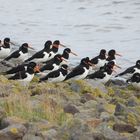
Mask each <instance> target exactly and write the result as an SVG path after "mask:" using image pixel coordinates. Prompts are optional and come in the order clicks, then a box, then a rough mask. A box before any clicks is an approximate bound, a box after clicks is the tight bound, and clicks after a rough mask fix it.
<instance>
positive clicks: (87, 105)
mask: <svg viewBox="0 0 140 140" xmlns="http://www.w3.org/2000/svg"><path fill="white" fill-rule="evenodd" d="M96 106H97V101H94V100H90V101H87V102H86V103H85V104H84V105H83V107H84V108H85V109H90V108H96Z"/></svg>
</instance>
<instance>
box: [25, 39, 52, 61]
mask: <svg viewBox="0 0 140 140" xmlns="http://www.w3.org/2000/svg"><path fill="white" fill-rule="evenodd" d="M51 45H52V42H51V41H50V40H48V41H46V43H45V44H44V49H42V50H41V51H39V52H37V53H35V54H34V55H33V56H31V57H30V58H28V59H27V60H25V62H28V61H33V62H36V63H42V62H45V61H47V60H48V58H49V55H50V54H49V53H50V49H51Z"/></svg>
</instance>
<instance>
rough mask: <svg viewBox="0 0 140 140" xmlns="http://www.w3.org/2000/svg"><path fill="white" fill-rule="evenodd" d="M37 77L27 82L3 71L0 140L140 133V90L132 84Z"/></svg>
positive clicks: (119, 137)
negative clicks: (10, 77) (47, 80)
mask: <svg viewBox="0 0 140 140" xmlns="http://www.w3.org/2000/svg"><path fill="white" fill-rule="evenodd" d="M37 81H38V79H37V78H34V80H33V81H32V82H31V84H30V85H29V87H22V86H21V85H19V83H18V82H16V81H8V80H7V79H6V78H5V77H4V76H0V140H86V139H87V140H139V139H140V117H139V116H140V92H139V91H136V90H135V89H133V87H131V86H126V85H123V84H122V85H121V86H120V83H119V84H116V83H115V84H114V83H109V84H108V86H104V85H102V84H99V83H95V82H94V81H92V80H79V81H68V82H62V83H55V84H52V83H39V84H38V83H37ZM118 85H119V86H118Z"/></svg>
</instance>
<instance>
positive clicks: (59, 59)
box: [54, 54, 63, 64]
mask: <svg viewBox="0 0 140 140" xmlns="http://www.w3.org/2000/svg"><path fill="white" fill-rule="evenodd" d="M62 60H63V57H62V55H60V54H57V55H55V56H54V62H55V63H56V64H60V63H61V62H62Z"/></svg>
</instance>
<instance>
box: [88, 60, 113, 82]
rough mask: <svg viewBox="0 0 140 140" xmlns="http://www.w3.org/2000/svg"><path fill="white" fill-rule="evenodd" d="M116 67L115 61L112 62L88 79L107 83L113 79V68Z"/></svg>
mask: <svg viewBox="0 0 140 140" xmlns="http://www.w3.org/2000/svg"><path fill="white" fill-rule="evenodd" d="M114 66H115V63H114V61H110V62H109V63H108V64H106V65H105V66H104V67H103V68H102V69H100V70H98V71H96V72H94V73H93V74H90V75H88V76H87V77H86V78H87V79H94V80H96V81H99V82H101V83H104V84H105V83H106V82H107V81H108V80H109V79H110V78H111V77H112V72H113V67H114Z"/></svg>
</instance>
